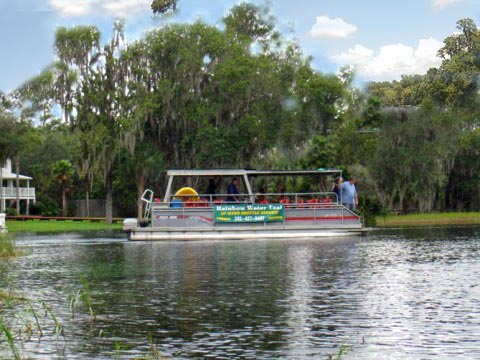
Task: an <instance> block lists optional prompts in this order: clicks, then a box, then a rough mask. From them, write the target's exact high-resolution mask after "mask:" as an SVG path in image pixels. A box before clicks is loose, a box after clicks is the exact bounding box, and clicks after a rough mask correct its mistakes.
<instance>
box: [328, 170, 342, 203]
mask: <svg viewBox="0 0 480 360" xmlns="http://www.w3.org/2000/svg"><path fill="white" fill-rule="evenodd" d="M342 187H343V178H342V177H341V176H339V177H337V178H336V179H335V181H334V183H333V184H332V188H331V191H332V192H334V193H335V194H337V202H338V203H339V204H341V203H342Z"/></svg>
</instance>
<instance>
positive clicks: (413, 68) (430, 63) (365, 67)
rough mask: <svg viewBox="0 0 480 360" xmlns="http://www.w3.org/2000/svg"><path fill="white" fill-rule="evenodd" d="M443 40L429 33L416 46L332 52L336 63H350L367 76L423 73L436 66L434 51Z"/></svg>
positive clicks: (386, 77)
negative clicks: (428, 35)
mask: <svg viewBox="0 0 480 360" xmlns="http://www.w3.org/2000/svg"><path fill="white" fill-rule="evenodd" d="M442 45H443V43H442V42H441V41H439V40H437V39H434V38H432V37H430V38H428V39H421V40H420V41H419V42H418V45H417V47H416V48H413V47H411V46H407V45H404V44H389V45H384V46H381V47H380V49H379V50H378V52H375V51H373V50H371V49H369V48H367V47H365V46H363V45H355V46H354V47H353V48H351V49H349V50H347V51H345V52H342V53H339V54H334V55H332V56H331V59H332V60H333V61H334V62H335V63H337V64H338V65H353V66H354V67H355V68H356V70H357V73H358V75H359V76H360V77H361V78H364V79H367V80H393V79H399V78H400V76H401V75H412V74H424V73H425V72H426V71H427V70H428V69H429V68H431V67H436V66H439V65H440V63H441V59H440V58H438V57H437V51H438V50H439V49H440V48H441V47H442Z"/></svg>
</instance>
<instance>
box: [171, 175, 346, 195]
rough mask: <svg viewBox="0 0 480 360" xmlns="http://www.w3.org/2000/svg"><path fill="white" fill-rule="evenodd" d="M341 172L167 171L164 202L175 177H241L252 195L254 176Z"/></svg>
mask: <svg viewBox="0 0 480 360" xmlns="http://www.w3.org/2000/svg"><path fill="white" fill-rule="evenodd" d="M342 172H343V170H339V169H316V170H246V169H231V170H224V169H217V170H168V171H167V177H168V183H167V189H166V192H165V199H164V202H165V203H167V202H168V201H169V198H170V196H171V194H172V185H173V179H174V178H175V177H199V176H206V177H215V176H231V177H242V178H243V179H244V182H245V186H246V188H247V193H248V194H249V195H253V192H252V184H251V183H250V180H249V178H250V177H255V176H308V175H317V176H318V175H324V176H327V175H332V176H342Z"/></svg>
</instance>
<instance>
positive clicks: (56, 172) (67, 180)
mask: <svg viewBox="0 0 480 360" xmlns="http://www.w3.org/2000/svg"><path fill="white" fill-rule="evenodd" d="M52 172H53V176H54V177H55V179H57V180H58V182H60V184H62V216H63V217H65V216H67V192H68V188H69V187H70V184H71V181H72V176H73V174H74V172H75V170H74V168H73V165H72V163H71V162H70V161H68V160H59V161H57V162H56V163H55V164H54V165H53V168H52Z"/></svg>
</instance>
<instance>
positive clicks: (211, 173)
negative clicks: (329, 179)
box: [167, 169, 343, 177]
mask: <svg viewBox="0 0 480 360" xmlns="http://www.w3.org/2000/svg"><path fill="white" fill-rule="evenodd" d="M342 172H343V170H339V169H317V170H245V169H237V170H223V169H222V170H168V171H167V176H185V177H190V176H239V177H240V176H295V175H296V176H302V175H337V174H341V173H342Z"/></svg>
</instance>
